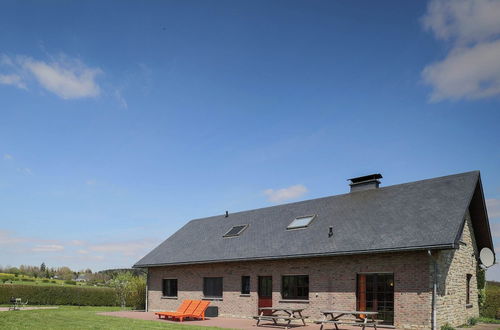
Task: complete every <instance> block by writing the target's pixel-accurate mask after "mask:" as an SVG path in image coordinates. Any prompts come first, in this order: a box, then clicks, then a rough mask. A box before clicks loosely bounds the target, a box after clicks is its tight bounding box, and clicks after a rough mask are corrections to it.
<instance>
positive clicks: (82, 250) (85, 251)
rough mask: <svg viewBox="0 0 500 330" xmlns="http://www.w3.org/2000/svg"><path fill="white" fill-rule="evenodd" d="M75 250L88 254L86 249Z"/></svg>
mask: <svg viewBox="0 0 500 330" xmlns="http://www.w3.org/2000/svg"><path fill="white" fill-rule="evenodd" d="M76 252H77V253H79V254H88V253H89V251H88V250H84V249H81V250H77V251H76Z"/></svg>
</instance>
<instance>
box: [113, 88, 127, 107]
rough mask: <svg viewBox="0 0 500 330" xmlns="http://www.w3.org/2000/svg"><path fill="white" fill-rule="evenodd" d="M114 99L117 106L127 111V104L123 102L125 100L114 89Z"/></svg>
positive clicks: (125, 101)
mask: <svg viewBox="0 0 500 330" xmlns="http://www.w3.org/2000/svg"><path fill="white" fill-rule="evenodd" d="M114 97H115V99H116V102H118V104H119V105H120V106H121V107H122V108H125V109H127V108H128V103H127V100H125V98H124V97H123V95H122V93H121V92H120V91H119V90H118V89H116V90H115V92H114Z"/></svg>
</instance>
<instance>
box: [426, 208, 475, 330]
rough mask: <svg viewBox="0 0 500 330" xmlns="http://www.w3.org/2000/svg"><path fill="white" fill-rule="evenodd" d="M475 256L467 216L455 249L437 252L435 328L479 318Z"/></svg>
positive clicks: (472, 236)
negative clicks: (468, 296) (468, 297)
mask: <svg viewBox="0 0 500 330" xmlns="http://www.w3.org/2000/svg"><path fill="white" fill-rule="evenodd" d="M477 256H478V251H477V246H476V242H475V238H474V233H473V229H472V223H471V218H470V215H469V214H467V215H466V222H465V225H464V230H463V232H462V237H461V243H460V245H459V248H458V249H456V250H443V251H440V252H439V253H438V257H437V260H438V274H439V275H438V299H437V300H436V302H437V312H438V315H437V323H438V329H439V328H440V327H441V325H443V324H445V323H449V324H450V325H452V326H458V325H462V324H464V323H466V322H467V320H468V319H469V318H470V317H477V316H479V306H478V290H477V278H476V269H477ZM431 271H432V270H431ZM467 274H471V275H472V278H471V281H470V305H467V304H466V295H467Z"/></svg>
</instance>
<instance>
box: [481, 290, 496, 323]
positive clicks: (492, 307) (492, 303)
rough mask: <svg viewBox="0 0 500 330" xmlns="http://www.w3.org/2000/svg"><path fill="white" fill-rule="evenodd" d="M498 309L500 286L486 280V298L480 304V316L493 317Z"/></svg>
mask: <svg viewBox="0 0 500 330" xmlns="http://www.w3.org/2000/svg"><path fill="white" fill-rule="evenodd" d="M499 310H500V286H499V285H496V284H495V283H491V282H488V284H487V285H486V300H485V302H484V304H483V306H481V310H480V312H481V316H483V317H490V318H495V317H497V313H498V311H499Z"/></svg>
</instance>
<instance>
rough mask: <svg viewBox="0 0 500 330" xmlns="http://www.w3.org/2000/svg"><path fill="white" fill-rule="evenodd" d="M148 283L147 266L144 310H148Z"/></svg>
mask: <svg viewBox="0 0 500 330" xmlns="http://www.w3.org/2000/svg"><path fill="white" fill-rule="evenodd" d="M148 285H149V268H146V306H145V307H146V312H149V310H148V293H149V290H148Z"/></svg>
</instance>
